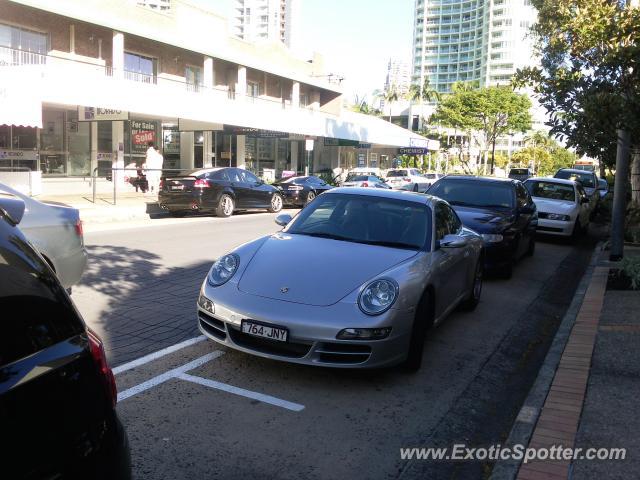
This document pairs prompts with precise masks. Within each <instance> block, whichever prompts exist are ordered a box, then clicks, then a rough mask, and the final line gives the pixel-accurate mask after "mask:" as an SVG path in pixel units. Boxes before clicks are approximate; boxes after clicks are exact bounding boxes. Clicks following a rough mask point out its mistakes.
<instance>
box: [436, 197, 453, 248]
mask: <svg viewBox="0 0 640 480" xmlns="http://www.w3.org/2000/svg"><path fill="white" fill-rule="evenodd" d="M435 208H436V209H435V217H436V240H442V239H443V238H444V237H445V236H446V235H449V234H450V233H456V231H455V230H453V229H452V228H453V222H452V221H451V214H450V212H449V211H448V210H449V207H448V206H447V205H446V204H444V203H442V202H438V203H437V204H436V207H435ZM456 218H457V217H456Z"/></svg>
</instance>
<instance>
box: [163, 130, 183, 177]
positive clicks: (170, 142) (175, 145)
mask: <svg viewBox="0 0 640 480" xmlns="http://www.w3.org/2000/svg"><path fill="white" fill-rule="evenodd" d="M162 138H163V141H162V154H163V155H164V167H165V168H180V132H179V131H178V126H177V125H175V124H163V125H162Z"/></svg>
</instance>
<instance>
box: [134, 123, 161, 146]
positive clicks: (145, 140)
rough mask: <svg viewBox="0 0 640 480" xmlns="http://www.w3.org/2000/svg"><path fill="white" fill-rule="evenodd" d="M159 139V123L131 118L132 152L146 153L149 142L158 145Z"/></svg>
mask: <svg viewBox="0 0 640 480" xmlns="http://www.w3.org/2000/svg"><path fill="white" fill-rule="evenodd" d="M157 139H158V123H157V122H150V121H143V120H131V153H134V154H135V153H140V154H144V153H146V152H147V148H149V147H148V145H149V142H153V143H154V144H156V146H158V147H159V145H157V141H156V140H157Z"/></svg>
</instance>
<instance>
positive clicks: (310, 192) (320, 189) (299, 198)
mask: <svg viewBox="0 0 640 480" xmlns="http://www.w3.org/2000/svg"><path fill="white" fill-rule="evenodd" d="M273 185H274V186H275V187H276V188H279V189H280V191H281V192H282V196H283V197H284V203H285V204H286V205H294V206H300V207H302V206H304V205H306V204H307V203H309V202H310V201H312V200H313V199H314V198H316V197H317V196H318V195H320V194H321V193H324V192H326V191H327V190H331V189H332V188H333V187H332V186H331V185H329V184H328V183H326V182H325V181H324V180H322V179H321V178H318V177H314V176H308V177H289V178H283V179H281V180H278V181H277V182H275V183H274V184H273Z"/></svg>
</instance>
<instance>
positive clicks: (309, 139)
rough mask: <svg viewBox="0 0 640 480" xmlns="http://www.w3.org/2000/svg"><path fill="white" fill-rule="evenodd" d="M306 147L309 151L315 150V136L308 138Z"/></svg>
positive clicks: (305, 142) (305, 143)
mask: <svg viewBox="0 0 640 480" xmlns="http://www.w3.org/2000/svg"><path fill="white" fill-rule="evenodd" d="M304 149H305V150H306V151H307V152H313V138H307V139H306V140H305V141H304Z"/></svg>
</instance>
